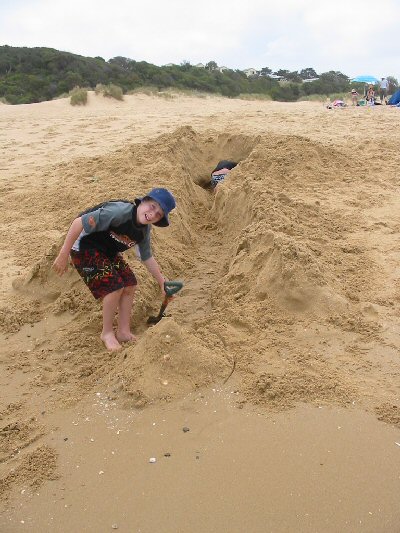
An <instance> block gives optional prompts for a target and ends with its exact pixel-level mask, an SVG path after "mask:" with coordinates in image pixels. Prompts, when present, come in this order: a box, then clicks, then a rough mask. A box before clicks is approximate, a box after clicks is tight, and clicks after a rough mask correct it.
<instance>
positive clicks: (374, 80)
mask: <svg viewBox="0 0 400 533" xmlns="http://www.w3.org/2000/svg"><path fill="white" fill-rule="evenodd" d="M351 81H354V82H360V83H372V84H375V83H378V82H379V80H378V78H375V76H356V77H355V78H352V79H351Z"/></svg>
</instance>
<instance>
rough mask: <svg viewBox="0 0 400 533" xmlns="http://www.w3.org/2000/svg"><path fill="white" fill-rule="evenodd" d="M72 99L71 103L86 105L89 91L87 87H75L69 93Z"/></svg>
mask: <svg viewBox="0 0 400 533" xmlns="http://www.w3.org/2000/svg"><path fill="white" fill-rule="evenodd" d="M69 95H70V97H71V100H70V104H71V105H86V104H87V101H88V92H87V89H82V88H81V87H74V88H73V89H72V91H70V93H69Z"/></svg>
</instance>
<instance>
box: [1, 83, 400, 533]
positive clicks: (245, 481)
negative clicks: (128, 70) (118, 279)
mask: <svg viewBox="0 0 400 533" xmlns="http://www.w3.org/2000/svg"><path fill="white" fill-rule="evenodd" d="M399 121H400V114H399V110H398V109H396V108H391V107H389V106H375V107H368V108H366V107H354V108H353V107H347V108H343V109H327V108H326V106H325V105H323V104H321V103H314V102H297V103H280V102H268V101H256V100H254V101H248V100H239V99H227V98H219V97H214V96H210V97H195V96H183V95H168V96H154V95H153V96H149V95H145V94H137V95H130V96H125V99H124V101H122V102H118V101H114V100H110V99H106V98H104V97H102V96H96V95H95V94H94V93H90V95H89V101H88V105H87V106H85V107H73V106H71V105H70V104H69V100H68V99H60V100H56V101H51V102H43V103H40V104H30V105H20V106H10V105H1V104H0V125H1V128H0V147H1V151H0V154H1V155H0V188H1V195H0V203H1V209H2V215H3V216H2V220H1V229H2V231H1V234H0V241H1V246H0V265H1V269H0V341H1V352H0V370H1V371H0V390H1V395H0V530H1V531H2V532H4V533H16V532H18V533H19V532H22V531H29V532H35V533H36V532H37V533H44V532H49V533H50V532H67V531H68V532H69V531H77V532H78V531H79V532H89V533H92V532H93V533H103V532H104V533H106V532H111V531H113V530H118V531H121V532H127V533H128V532H129V533H132V532H138V533H139V532H140V533H154V532H160V533H177V532H179V533H181V532H182V533H186V532H187V533H189V532H190V533H205V532H207V533H214V532H215V533H217V532H218V533H222V532H229V533H243V532H249V533H266V532H274V533H284V532H285V533H286V532H292V531H296V532H298V533H308V532H310V533H311V532H324V533H338V532H340V533H354V532H363V533H365V532H370V533H394V532H396V531H400V508H399V505H398V502H399V498H400V349H399V348H400V324H399V315H400V313H399V311H400V266H399V264H400V263H399V259H400V252H399V249H400V247H399V245H400V237H399V230H400V195H399V184H400V181H399V168H400V154H399V149H398V147H399V141H400V130H399ZM220 159H233V160H235V161H238V163H239V164H238V166H237V167H236V168H235V169H234V170H232V171H231V173H230V174H229V176H228V178H227V179H226V180H225V182H224V183H223V184H222V185H220V186H219V190H218V193H217V194H214V193H213V192H212V191H211V190H210V188H209V186H208V185H209V179H210V171H211V169H212V168H214V167H215V165H216V163H217V162H218V161H219V160H220ZM154 186H160V187H167V188H168V189H170V190H171V191H172V192H173V193H174V195H175V196H176V198H177V204H178V207H177V209H176V210H175V211H174V212H173V213H172V215H171V226H170V227H169V228H167V229H162V230H160V229H159V228H153V229H152V243H153V251H154V255H155V257H156V258H157V261H158V262H159V263H160V265H161V266H162V269H163V271H164V272H165V274H166V275H167V276H169V278H170V279H179V280H182V281H183V282H184V288H183V289H182V291H181V292H180V293H179V295H178V296H176V298H175V299H174V300H173V302H172V303H171V304H170V305H169V306H168V310H167V317H165V318H163V319H162V320H161V321H160V322H159V323H158V324H157V325H155V326H153V327H148V326H147V323H146V321H147V317H148V316H149V315H154V314H157V312H158V310H159V308H160V305H161V296H160V294H159V292H158V287H156V285H155V283H154V280H153V279H152V278H151V277H150V276H149V274H148V273H147V271H146V269H144V268H143V266H142V265H141V264H140V263H139V262H138V260H137V259H136V257H135V254H134V253H133V251H132V252H128V253H126V254H125V256H126V258H127V260H128V262H129V263H130V264H131V266H132V268H133V269H134V271H135V273H136V274H137V277H138V280H139V289H138V294H137V300H136V302H135V306H134V312H133V316H132V325H133V330H134V331H135V333H136V334H137V335H138V341H137V343H135V344H128V345H124V348H123V350H121V351H119V352H116V353H109V352H107V350H105V348H104V346H103V345H102V343H101V341H100V339H99V335H100V331H101V305H100V304H99V302H96V301H95V300H94V299H92V297H91V295H90V293H89V291H88V290H87V288H86V287H85V286H84V284H83V283H82V282H81V280H80V278H79V276H78V275H77V273H76V272H75V271H74V270H73V268H72V267H70V268H69V270H68V272H67V273H66V274H65V275H64V276H63V277H62V278H60V277H58V276H57V275H56V274H55V273H54V272H53V270H52V268H51V266H52V263H53V261H54V259H55V257H56V255H57V253H58V250H59V248H60V246H61V244H62V242H63V239H64V237H65V234H66V232H67V230H68V228H69V225H70V223H71V221H72V220H73V219H74V218H75V216H76V215H77V214H78V213H79V212H80V211H82V210H83V209H85V208H88V207H90V206H92V205H95V204H97V203H99V202H101V201H104V200H107V199H111V198H130V199H133V198H135V197H138V196H142V195H143V194H145V193H146V192H148V191H149V190H150V189H151V188H152V187H154ZM150 459H152V461H151V462H150ZM153 459H154V461H153Z"/></svg>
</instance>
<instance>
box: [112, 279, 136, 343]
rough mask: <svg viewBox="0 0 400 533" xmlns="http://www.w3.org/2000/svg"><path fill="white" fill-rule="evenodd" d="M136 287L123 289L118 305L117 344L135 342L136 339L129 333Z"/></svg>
mask: <svg viewBox="0 0 400 533" xmlns="http://www.w3.org/2000/svg"><path fill="white" fill-rule="evenodd" d="M135 291H136V286H129V287H124V288H123V289H122V294H121V298H120V300H119V304H118V329H117V335H116V337H117V339H118V341H119V342H129V341H135V340H136V337H135V335H134V334H133V333H132V332H131V324H130V322H131V311H132V306H133V299H134V297H135Z"/></svg>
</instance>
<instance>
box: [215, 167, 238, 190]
mask: <svg viewBox="0 0 400 533" xmlns="http://www.w3.org/2000/svg"><path fill="white" fill-rule="evenodd" d="M236 166H237V163H235V162H234V161H229V160H225V159H223V160H222V161H219V162H218V165H217V166H216V167H215V168H214V170H213V171H212V172H211V187H212V188H213V189H214V190H215V192H216V188H217V186H218V185H219V184H220V183H222V182H223V181H224V179H225V178H226V175H227V174H228V173H229V171H230V170H232V169H233V168H235V167H236Z"/></svg>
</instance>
